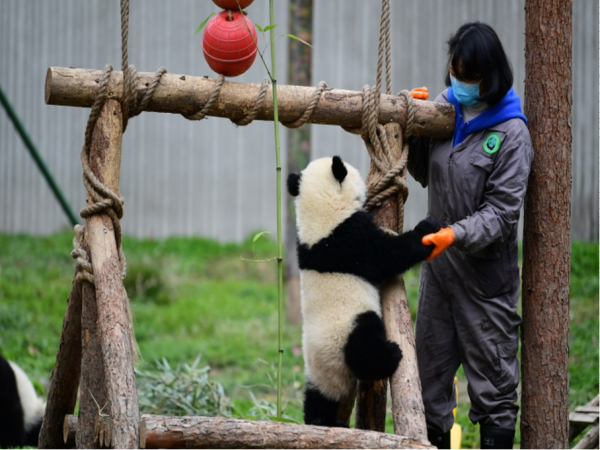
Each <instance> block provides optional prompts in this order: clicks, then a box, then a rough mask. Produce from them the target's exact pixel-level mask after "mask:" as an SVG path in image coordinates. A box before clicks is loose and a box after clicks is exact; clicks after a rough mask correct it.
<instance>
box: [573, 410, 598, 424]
mask: <svg viewBox="0 0 600 450" xmlns="http://www.w3.org/2000/svg"><path fill="white" fill-rule="evenodd" d="M569 422H571V423H578V424H587V425H590V424H593V423H596V422H598V415H593V414H582V413H578V412H572V413H571V414H569Z"/></svg>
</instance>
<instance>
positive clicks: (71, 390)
mask: <svg viewBox="0 0 600 450" xmlns="http://www.w3.org/2000/svg"><path fill="white" fill-rule="evenodd" d="M81 285H82V283H81V282H80V281H75V280H73V284H72V286H71V295H70V296H69V301H68V305H67V312H66V314H65V319H64V321H63V330H62V334H61V337H60V346H59V348H58V355H57V356H56V362H55V364H54V370H53V371H52V376H51V378H50V387H49V388H48V399H47V403H46V411H45V414H44V422H43V424H42V429H41V431H40V438H39V442H38V447H39V448H60V447H62V436H61V433H60V430H61V428H62V422H63V418H64V416H65V415H66V414H73V412H74V411H75V404H76V403H77V389H78V387H79V376H80V373H81Z"/></svg>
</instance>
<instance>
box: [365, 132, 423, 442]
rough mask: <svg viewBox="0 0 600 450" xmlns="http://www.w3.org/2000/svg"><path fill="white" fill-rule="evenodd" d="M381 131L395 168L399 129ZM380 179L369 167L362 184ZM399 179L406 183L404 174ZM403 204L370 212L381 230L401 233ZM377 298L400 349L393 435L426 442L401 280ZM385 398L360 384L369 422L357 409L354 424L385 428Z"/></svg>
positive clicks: (382, 390) (393, 201)
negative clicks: (369, 416) (384, 135)
mask: <svg viewBox="0 0 600 450" xmlns="http://www.w3.org/2000/svg"><path fill="white" fill-rule="evenodd" d="M384 128H385V131H386V133H387V136H388V140H389V142H390V151H391V153H392V157H393V158H394V161H395V164H396V163H397V162H398V161H399V160H400V157H401V153H402V129H401V128H400V126H399V125H398V124H396V123H391V124H387V125H384ZM384 175H385V174H383V173H381V172H380V171H379V170H378V169H377V167H376V166H375V165H374V164H373V163H371V166H370V168H369V173H368V174H367V178H366V182H367V183H368V184H370V183H376V182H377V181H379V179H380V178H381V177H383V176H384ZM403 178H404V179H405V180H406V170H405V171H404V173H403ZM403 202H404V200H403V198H402V197H401V195H400V194H398V195H396V196H392V197H389V198H387V199H385V200H384V201H382V202H381V205H380V206H379V207H377V208H376V209H374V211H373V213H374V216H375V221H376V222H377V224H378V225H379V226H380V227H382V228H387V229H390V230H393V231H395V232H396V233H402V231H403V224H404V214H403V209H399V208H398V206H399V205H402V204H403ZM380 296H381V307H382V314H383V321H384V323H385V329H386V334H387V338H388V339H389V340H391V341H393V342H396V343H397V344H398V345H399V346H400V349H401V350H402V355H403V356H402V359H401V360H400V365H399V366H398V370H396V372H395V373H394V374H393V375H392V377H391V378H390V386H391V395H392V416H393V418H394V432H395V433H396V434H397V435H403V436H409V437H411V438H415V439H419V440H422V441H427V425H426V422H425V408H424V406H423V399H422V396H421V380H420V378H419V368H418V365H417V353H416V346H415V336H414V331H413V323H412V318H411V315H410V310H409V308H408V299H407V296H406V289H405V286H404V280H403V278H402V277H401V276H398V277H396V278H394V279H392V280H390V281H388V282H387V283H385V284H384V285H382V286H381V287H380ZM386 395H387V389H386V386H385V385H384V386H381V385H368V384H364V383H360V389H359V402H360V399H361V398H364V399H369V400H368V402H369V405H372V407H371V408H370V411H369V414H371V418H369V419H365V418H360V420H359V415H360V416H362V415H363V414H362V413H361V408H360V406H359V407H357V418H356V422H357V423H365V424H369V428H372V427H375V429H380V428H381V427H382V426H385V404H386ZM363 403H365V407H364V409H367V410H368V409H369V408H368V405H366V401H365V400H363ZM377 405H379V406H377ZM382 410H383V411H382Z"/></svg>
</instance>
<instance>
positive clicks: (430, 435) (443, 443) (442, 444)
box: [427, 428, 450, 448]
mask: <svg viewBox="0 0 600 450" xmlns="http://www.w3.org/2000/svg"><path fill="white" fill-rule="evenodd" d="M427 439H429V442H431V445H435V446H436V447H437V448H450V431H446V432H445V433H438V432H437V431H433V430H432V429H431V428H427Z"/></svg>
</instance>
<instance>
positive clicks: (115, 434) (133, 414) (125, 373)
mask: <svg viewBox="0 0 600 450" xmlns="http://www.w3.org/2000/svg"><path fill="white" fill-rule="evenodd" d="M121 127H122V115H121V104H120V103H119V102H118V101H116V100H107V101H106V103H105V104H104V106H103V107H102V110H101V112H100V116H99V118H98V121H97V123H96V127H95V129H94V133H93V136H92V144H91V152H90V167H91V169H92V172H94V174H95V175H96V177H97V178H98V179H99V180H100V181H101V182H102V183H103V184H104V185H105V186H107V187H108V188H109V189H111V190H112V191H113V192H118V191H119V176H120V166H121V139H122V130H121ZM85 236H86V241H87V245H88V247H89V250H90V254H91V262H92V267H93V272H94V281H95V291H96V306H97V313H98V316H97V325H98V330H97V332H98V335H99V338H100V346H101V354H102V355H101V356H102V366H103V368H104V383H105V389H106V392H105V393H106V401H107V402H108V404H107V406H106V408H105V409H104V411H103V412H104V413H105V414H108V415H109V416H110V417H111V419H112V440H111V441H110V442H106V443H105V445H106V446H109V447H113V448H137V447H138V446H139V425H140V415H139V405H138V396H137V389H136V383H135V373H134V368H133V354H132V350H133V349H132V348H131V336H130V326H129V314H128V312H127V311H128V305H127V302H128V299H127V294H126V292H125V288H124V287H123V282H122V280H121V266H120V262H119V254H118V249H117V245H116V237H115V233H114V229H113V223H112V221H111V220H110V218H109V217H108V215H105V214H99V215H95V216H92V217H91V218H89V219H88V220H87V222H86V231H85ZM92 345H93V344H92ZM84 370H87V367H84ZM92 392H94V391H92ZM96 395H98V396H101V393H100V392H99V391H96V392H95V393H94V396H95V397H96ZM102 406H103V405H100V407H102Z"/></svg>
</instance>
